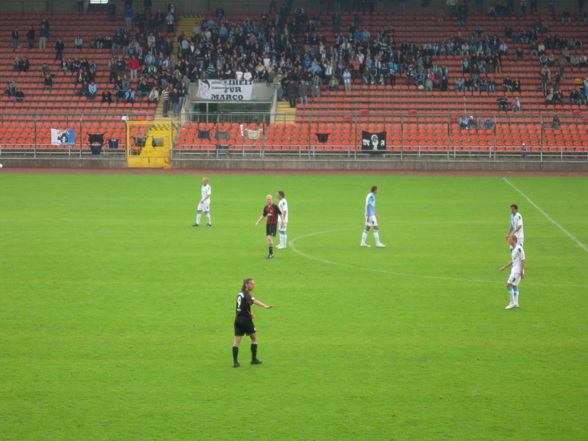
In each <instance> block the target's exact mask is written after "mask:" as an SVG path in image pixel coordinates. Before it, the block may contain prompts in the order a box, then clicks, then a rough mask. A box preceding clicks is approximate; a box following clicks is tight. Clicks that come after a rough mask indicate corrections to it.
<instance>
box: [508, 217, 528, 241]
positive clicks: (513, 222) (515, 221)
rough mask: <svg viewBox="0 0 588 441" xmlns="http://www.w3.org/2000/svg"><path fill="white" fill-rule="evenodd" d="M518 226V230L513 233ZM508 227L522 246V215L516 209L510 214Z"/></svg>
mask: <svg viewBox="0 0 588 441" xmlns="http://www.w3.org/2000/svg"><path fill="white" fill-rule="evenodd" d="M519 226H520V227H521V228H520V229H519V231H517V232H516V233H514V232H515V231H516V229H517V228H519ZM510 228H511V231H512V232H513V233H514V235H515V236H516V238H517V243H518V244H519V245H521V246H522V245H523V241H524V240H525V233H524V231H523V216H521V213H519V212H518V211H517V212H516V213H513V214H511V215H510Z"/></svg>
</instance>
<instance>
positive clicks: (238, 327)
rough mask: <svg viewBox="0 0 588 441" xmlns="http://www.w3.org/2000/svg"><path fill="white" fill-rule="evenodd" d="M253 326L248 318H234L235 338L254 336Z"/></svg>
mask: <svg viewBox="0 0 588 441" xmlns="http://www.w3.org/2000/svg"><path fill="white" fill-rule="evenodd" d="M256 332H257V331H256V330H255V325H254V324H253V320H251V318H250V317H240V316H237V317H235V337H242V336H244V335H251V334H255V333H256Z"/></svg>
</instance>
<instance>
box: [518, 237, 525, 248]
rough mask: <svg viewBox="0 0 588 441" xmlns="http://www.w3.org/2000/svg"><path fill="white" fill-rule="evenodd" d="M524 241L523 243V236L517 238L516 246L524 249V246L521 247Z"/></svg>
mask: <svg viewBox="0 0 588 441" xmlns="http://www.w3.org/2000/svg"><path fill="white" fill-rule="evenodd" d="M524 241H525V236H523V237H520V236H517V244H519V245H520V246H522V247H523V248H524V245H523V242H524Z"/></svg>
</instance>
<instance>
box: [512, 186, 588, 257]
mask: <svg viewBox="0 0 588 441" xmlns="http://www.w3.org/2000/svg"><path fill="white" fill-rule="evenodd" d="M502 179H504V182H506V183H507V184H508V185H510V186H511V187H512V188H514V189H515V190H516V191H517V192H518V193H519V194H520V195H521V196H522V197H524V198H525V199H526V200H527V202H528V203H529V204H531V205H532V206H533V207H535V208H536V209H537V211H539V213H541V214H542V215H543V216H545V217H546V218H547V220H548V221H549V222H551V223H552V224H553V225H555V226H556V227H557V228H559V229H560V230H561V231H563V233H564V234H565V235H566V236H568V237H569V238H570V239H572V240H573V241H574V242H576V244H577V245H578V246H579V247H580V248H582V249H583V250H584V252H586V253H588V247H587V246H586V245H584V244H583V243H582V242H580V241H579V240H578V239H576V238H575V237H574V236H572V235H571V234H570V233H569V232H568V231H567V230H566V229H565V228H564V227H562V226H561V225H560V224H558V223H557V222H556V221H554V220H553V219H552V218H551V217H550V216H549V215H548V214H547V213H546V212H545V211H543V210H542V209H541V207H539V206H538V205H537V204H536V203H535V202H533V201H532V200H531V199H529V197H528V196H527V195H526V194H525V193H523V192H522V191H521V190H519V189H518V188H517V187H516V186H514V185H513V183H512V182H510V181H509V180H508V179H506V178H502Z"/></svg>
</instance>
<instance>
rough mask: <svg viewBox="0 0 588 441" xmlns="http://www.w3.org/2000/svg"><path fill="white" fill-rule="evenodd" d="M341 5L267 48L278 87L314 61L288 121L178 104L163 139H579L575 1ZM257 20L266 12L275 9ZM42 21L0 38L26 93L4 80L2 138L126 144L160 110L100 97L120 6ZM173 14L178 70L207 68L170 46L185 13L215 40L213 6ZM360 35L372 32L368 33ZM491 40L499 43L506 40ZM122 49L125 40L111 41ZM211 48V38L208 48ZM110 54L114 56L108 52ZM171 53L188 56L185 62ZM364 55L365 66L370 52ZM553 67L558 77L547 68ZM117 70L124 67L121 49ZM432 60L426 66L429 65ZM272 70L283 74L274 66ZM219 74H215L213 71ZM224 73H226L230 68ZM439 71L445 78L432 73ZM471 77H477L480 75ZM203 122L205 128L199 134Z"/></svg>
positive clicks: (466, 144) (566, 145)
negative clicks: (485, 9)
mask: <svg viewBox="0 0 588 441" xmlns="http://www.w3.org/2000/svg"><path fill="white" fill-rule="evenodd" d="M44 18H46V16H45V14H43V13H35V12H30V13H24V12H22V13H6V14H4V15H3V16H2V18H1V19H0V31H1V32H3V34H4V35H9V34H10V32H11V30H12V29H13V28H14V27H16V26H18V27H19V29H21V34H23V35H24V33H25V30H26V29H28V28H29V27H30V26H34V27H35V28H37V30H38V27H39V24H40V22H41V20H42V19H44ZM340 18H341V20H340V23H339V24H336V25H334V24H333V23H332V14H327V13H313V14H312V15H310V14H309V15H308V16H307V18H306V19H305V20H303V21H301V22H300V23H299V22H298V21H297V20H298V19H297V17H296V16H295V15H294V16H292V15H291V16H290V19H289V23H290V24H291V26H292V28H291V31H290V43H285V44H284V48H285V49H284V52H283V53H278V54H277V56H276V59H275V60H274V61H276V63H277V64H281V63H280V62H279V61H278V58H279V57H280V56H283V59H282V60H281V61H282V63H284V65H283V66H282V70H283V72H282V73H278V78H277V80H280V79H281V80H282V84H281V86H282V87H283V89H286V84H285V83H287V82H288V81H299V80H300V79H302V80H305V81H308V82H309V83H310V81H311V80H312V77H311V76H310V77H309V76H307V75H308V74H307V72H308V71H309V69H311V68H312V58H313V57H307V58H308V59H305V54H308V53H309V52H310V53H312V54H313V55H314V58H316V59H317V60H318V64H319V65H320V69H319V72H321V76H322V86H321V93H320V97H315V96H314V95H313V96H309V98H308V104H300V103H298V104H297V106H296V109H293V112H295V113H294V114H295V116H294V118H293V120H288V121H286V120H285V119H283V120H282V119H280V118H279V117H277V116H276V117H275V118H270V119H269V120H268V121H267V122H264V123H261V122H259V121H258V122H257V123H249V124H244V123H242V121H239V120H238V116H237V117H234V118H225V119H223V117H220V118H219V119H218V120H219V122H218V123H211V122H198V121H200V120H201V118H200V117H201V115H198V113H197V112H195V111H193V110H192V109H191V106H187V109H186V111H185V112H184V114H183V119H182V120H183V123H182V124H181V126H180V127H179V131H178V132H177V137H176V139H175V140H174V143H173V150H174V151H178V152H183V153H189V152H207V153H208V152H211V151H219V150H220V151H226V152H228V153H231V152H233V151H240V152H245V151H276V152H300V151H305V150H312V151H325V152H331V151H332V152H338V153H349V152H350V151H354V150H361V149H362V137H363V132H369V133H379V132H384V131H385V132H386V134H387V146H388V149H390V150H392V151H407V152H413V151H418V152H419V153H420V152H429V151H433V152H447V151H453V152H455V151H456V150H464V151H467V152H487V151H491V150H495V151H507V150H508V151H515V152H517V153H524V150H526V148H527V147H523V143H524V144H526V146H528V149H529V150H530V151H533V150H534V149H543V150H545V151H553V152H558V153H563V152H580V153H586V152H588V147H586V146H587V145H588V134H587V127H588V124H587V123H588V119H587V117H586V108H585V106H586V103H585V101H582V100H581V99H578V100H576V101H573V102H572V101H571V100H570V98H569V97H568V93H569V92H570V91H571V90H572V89H574V88H578V89H579V90H580V91H581V92H582V93H583V97H584V98H585V96H586V94H585V91H586V86H588V81H587V84H585V77H586V67H587V66H586V58H585V56H584V47H583V46H584V45H583V37H584V35H585V22H584V17H583V16H582V15H580V14H579V13H572V14H571V17H570V22H569V23H568V22H566V23H562V22H561V21H560V18H559V16H556V15H553V14H547V13H538V14H533V15H526V16H512V17H502V16H500V15H498V16H495V17H494V16H491V17H489V16H488V14H486V13H469V14H468V15H467V26H466V25H465V24H464V23H463V17H462V18H459V17H458V16H455V17H448V16H447V15H446V16H445V17H443V19H441V17H440V16H438V14H437V13H436V12H422V13H414V12H394V13H392V12H384V13H377V14H375V13H374V14H358V13H355V12H349V11H344V12H342V13H341V15H340ZM267 19H268V20H270V21H271V20H274V16H273V15H272V16H268V17H267ZM223 20H224V22H225V23H226V25H227V28H229V29H232V30H235V29H236V28H239V29H241V30H244V32H245V33H246V32H247V29H248V26H254V25H255V26H258V24H259V21H260V17H255V18H253V19H252V18H251V17H250V14H249V13H245V12H237V11H230V12H228V13H226V14H225V15H224V17H223ZM49 21H50V24H51V27H50V33H51V36H50V39H49V43H48V45H47V48H46V49H39V48H38V45H37V41H35V45H34V47H33V48H28V47H26V41H24V38H23V39H21V43H20V46H21V47H20V48H18V49H17V50H14V49H13V46H12V42H11V41H6V42H4V43H2V45H1V46H0V55H1V58H0V76H1V78H3V79H4V81H5V82H6V84H5V87H6V88H7V89H8V88H9V84H10V82H11V81H15V82H16V85H17V87H19V88H22V90H23V91H24V93H25V100H24V102H15V100H14V97H13V96H12V95H11V94H10V91H9V92H7V93H5V94H4V95H3V98H2V101H1V104H0V112H1V118H2V126H1V129H0V135H1V136H2V140H3V142H2V147H3V148H11V147H12V148H21V149H22V148H33V147H34V148H36V149H37V148H38V149H56V148H64V149H69V148H71V146H65V145H64V146H57V147H56V146H55V145H54V144H52V139H51V129H52V128H57V129H70V128H73V129H76V130H79V133H78V136H77V138H76V139H77V140H78V144H80V145H81V146H82V148H84V149H87V148H89V146H88V145H87V143H86V142H85V140H86V139H87V138H88V134H89V133H104V137H105V139H117V140H121V142H120V143H119V144H118V146H119V147H120V148H124V147H125V145H124V143H125V139H126V132H125V122H124V120H123V118H122V117H123V116H124V117H126V118H128V117H130V118H133V119H136V120H152V119H155V118H156V117H159V115H161V113H160V112H161V107H162V105H161V104H159V110H157V108H158V106H157V104H156V103H154V102H150V101H149V100H147V99H139V98H138V97H137V98H136V99H135V100H134V102H127V101H126V100H124V99H121V100H120V101H119V102H117V100H116V99H114V98H113V102H112V103H109V102H102V100H101V99H100V97H101V93H102V92H103V91H105V90H111V91H112V93H113V95H116V91H115V90H114V89H113V86H112V85H111V78H110V66H109V63H110V62H111V59H112V57H113V53H112V51H111V49H110V44H111V41H109V42H108V43H107V44H104V46H103V47H99V46H100V44H98V41H102V40H103V39H106V40H111V39H112V37H113V36H114V35H116V34H118V33H120V32H122V31H121V29H124V27H125V22H124V18H123V17H122V15H119V16H117V17H110V16H109V15H107V13H106V12H91V13H84V14H77V13H67V12H63V13H59V14H52V15H51V16H50V17H49ZM182 21H183V22H184V26H183V27H181V29H182V30H181V31H180V27H178V32H177V33H176V34H174V33H172V32H171V30H169V32H168V30H167V27H166V26H164V25H163V23H161V24H160V26H159V27H157V28H155V29H154V30H155V31H156V33H159V34H160V39H161V41H163V40H165V39H168V40H169V39H172V40H173V41H174V42H178V43H180V44H179V45H178V44H176V50H175V51H174V54H175V53H177V54H178V60H177V63H178V64H177V65H178V66H179V68H180V70H185V72H182V73H185V74H187V75H188V76H189V79H190V80H191V81H192V83H193V82H194V81H196V80H198V79H199V78H204V77H205V75H206V74H208V73H210V71H208V72H207V69H206V67H207V63H208V61H204V64H203V65H201V66H200V68H197V69H192V66H193V64H194V63H193V61H190V59H189V57H188V56H186V54H185V53H184V54H183V52H182V51H181V40H182V35H185V37H186V39H187V40H188V39H189V38H190V36H191V35H190V30H191V29H192V26H193V25H197V26H198V27H199V33H198V36H197V37H196V38H195V41H196V42H197V43H199V44H200V43H201V42H203V41H204V40H203V39H204V38H205V37H202V35H206V33H207V32H208V31H209V30H210V32H211V38H210V40H208V41H214V40H215V37H217V36H218V34H217V33H218V26H217V22H216V17H215V16H214V11H210V12H209V13H208V14H207V15H206V16H205V17H204V18H203V19H202V18H201V17H197V16H187V17H185V18H184V20H182ZM252 22H253V23H252ZM207 25H210V26H207ZM144 26H145V25H144V24H142V23H138V22H137V20H136V21H135V22H134V25H133V27H132V28H131V29H129V37H130V40H131V41H132V37H133V35H136V36H137V38H138V39H139V40H140V41H141V42H142V44H144V40H145V39H146V35H147V34H148V30H145V32H141V29H143V28H144ZM272 29H273V30H274V31H275V35H274V36H275V38H276V39H280V38H282V37H283V35H284V29H285V27H283V26H282V25H279V26H275V27H273V28H272V27H271V26H268V33H271V32H272ZM186 30H188V31H186ZM497 30H498V31H497ZM294 34H295V37H293V35H294ZM353 34H356V35H355V36H354V37H353V39H350V40H352V41H351V43H350V44H349V50H348V51H346V50H345V45H346V44H347V43H346V42H345V41H344V39H343V37H345V40H346V39H347V36H349V35H353ZM368 34H369V37H366V36H367V35H368ZM363 37H366V38H365V39H364V38H363ZM58 38H61V39H62V40H63V41H64V43H65V46H66V49H65V51H64V56H63V57H64V60H66V61H67V60H72V59H74V58H79V59H80V60H84V59H86V60H87V62H88V63H89V64H95V66H96V74H95V82H96V85H97V89H98V90H97V96H96V98H95V99H89V98H88V97H87V96H84V95H80V92H85V91H82V84H81V83H78V84H76V78H77V75H76V74H75V72H71V71H68V72H64V71H63V70H62V69H61V64H60V63H59V62H58V61H57V60H56V59H55V55H56V53H55V50H54V48H53V44H54V43H55V41H56V40H57V39H58ZM78 38H80V39H81V40H83V42H84V43H83V46H82V49H76V48H74V40H76V39H78ZM36 40H38V36H37V37H36ZM158 40H159V39H158ZM362 40H363V41H362ZM498 43H501V44H502V43H506V44H507V46H508V47H502V46H500V45H499V44H498ZM542 44H545V45H546V49H545V53H546V55H550V56H552V60H551V61H550V60H548V61H547V62H548V63H549V64H551V66H550V69H551V73H552V75H551V77H552V79H553V80H550V82H549V86H554V87H555V88H556V89H557V88H559V89H560V90H561V91H562V92H563V99H562V101H560V102H557V101H556V102H555V103H552V104H546V94H545V93H544V91H543V90H542V80H541V76H540V71H541V66H540V58H539V57H540V53H541V52H542V48H541V45H542ZM178 46H179V47H178ZM211 46H212V45H211ZM245 46H246V48H248V49H247V50H248V51H250V52H254V50H253V48H255V43H252V42H249V41H248V42H247V44H246V45H245ZM212 47H214V46H212ZM219 47H220V43H219ZM370 48H371V49H372V52H373V53H376V52H378V51H380V50H381V51H382V52H391V53H393V54H395V58H394V59H393V60H390V63H388V60H382V68H380V69H378V70H377V71H376V72H375V73H373V72H370V70H371V69H370V68H369V66H367V60H366V58H368V57H365V56H364V57H363V58H364V63H359V61H358V58H361V57H358V54H359V53H360V52H363V53H364V54H365V53H367V52H368V49H370ZM208 49H210V47H209V48H208ZM501 51H502V55H501V57H500V62H496V58H497V55H496V54H497V53H500V52H501ZM270 52H274V50H273V49H272V50H271V51H270ZM276 52H278V51H277V50H276ZM478 53H483V54H484V57H480V56H476V55H475V54H478ZM120 54H121V55H123V54H127V52H126V51H124V50H122V49H121V51H120ZM219 54H220V51H219V52H217V53H216V55H219ZM114 55H115V56H114V58H115V61H116V59H117V58H118V56H119V54H118V53H116V54H114ZM144 55H145V54H143V57H141V65H140V70H141V72H140V74H139V77H138V78H137V79H132V80H129V82H130V84H131V88H133V89H136V87H137V85H138V84H139V83H140V78H141V75H142V74H144V73H145V72H146V67H145V58H144ZM208 55H209V56H211V57H212V58H215V53H214V50H208ZM16 57H19V59H20V60H22V59H23V58H24V57H26V58H27V59H28V60H29V63H30V67H29V68H28V71H22V69H15V66H16V64H15V62H16ZM346 57H347V58H346ZM172 58H173V57H172ZM182 58H184V59H186V63H185V64H183V65H182V61H181V59H182ZM262 58H263V57H261V56H260V58H259V60H255V59H253V58H252V59H251V67H252V68H253V69H252V70H254V73H255V75H258V72H256V71H255V67H256V65H255V62H256V61H261V60H262ZM286 58H289V59H290V60H289V61H288V60H286ZM329 58H332V59H333V60H345V63H343V61H338V62H335V63H333V64H334V72H333V76H334V77H338V78H339V80H340V84H342V71H343V68H344V67H346V66H348V67H350V68H351V70H352V72H353V79H352V86H351V91H345V90H344V88H343V87H339V89H338V90H332V88H331V87H329V83H328V78H326V77H325V75H324V74H325V71H324V67H325V66H324V65H325V63H324V61H325V60H327V59H329ZM481 58H485V59H484V62H483V63H480V60H481ZM560 58H565V59H566V61H567V64H566V63H563V64H561V65H560V64H559V59H560ZM568 58H569V60H568ZM228 59H230V58H228ZM465 59H467V60H468V61H469V67H467V68H464V60H465ZM372 62H374V65H375V58H374V60H372ZM270 63H271V60H270ZM474 63H476V64H486V69H485V71H482V72H477V71H474V70H473V69H472V67H473V64H474ZM196 64H198V63H196ZM211 64H212V63H211ZM229 64H230V63H229ZM493 64H494V66H493ZM44 65H46V66H47V67H48V70H49V74H50V75H51V76H52V79H53V81H52V85H51V87H47V84H45V83H44V81H43V77H42V75H41V71H42V68H43V66H44ZM388 66H392V69H393V70H395V74H394V75H390V69H389V68H388ZM231 67H232V68H233V70H235V69H236V67H235V66H231ZM560 71H561V72H562V73H563V76H561V77H560V78H559V79H558V80H557V81H555V80H554V79H555V78H556V76H557V74H558V73H559V72H560ZM266 72H267V69H266ZM120 73H121V74H122V75H127V76H130V72H129V66H128V65H127V63H126V60H125V63H124V65H123V67H122V70H121V71H120ZM431 73H434V74H436V76H435V77H434V78H433V76H432V75H430V74H431ZM281 74H283V77H280V75H281ZM220 75H221V77H222V72H221V74H220ZM230 75H231V76H230V77H231V78H232V77H233V76H232V75H234V72H231V74H230ZM259 75H260V76H259V77H257V76H256V77H255V78H257V79H258V80H259V81H268V79H266V78H264V77H263V76H262V74H259ZM442 76H445V77H446V80H447V81H443V80H442V78H441V77H442ZM477 76H479V78H480V83H477V80H476V78H477ZM507 77H510V78H512V79H514V80H516V81H518V82H519V83H520V89H519V88H518V87H510V86H508V87H506V86H505V84H504V83H505V81H504V80H505V79H506V78H507ZM462 79H463V80H464V82H465V84H464V85H463V87H462V85H461V84H460V81H461V80H462ZM277 80H276V81H275V83H277ZM153 85H156V86H157V87H158V88H159V89H160V91H161V90H162V89H163V87H162V84H161V82H157V80H156V79H150V81H149V86H150V87H151V86H153ZM502 97H506V99H507V100H508V104H507V105H506V107H504V108H502V109H501V107H500V99H501V98H502ZM514 98H518V99H520V102H521V110H520V111H516V112H515V111H513V109H512V108H511V102H512V100H513V99H514ZM284 101H287V96H285V97H284V98H283V101H282V102H281V103H282V104H283V103H284ZM156 112H157V113H156ZM170 114H171V112H170ZM556 114H557V118H558V119H560V121H561V122H560V124H558V125H557V127H556V126H553V125H552V124H551V123H552V119H553V118H554V116H555V115H556ZM464 117H465V118H467V119H468V120H469V121H468V124H467V125H464V124H461V123H460V121H461V120H463V118H464ZM207 120H208V116H207ZM244 126H245V127H244ZM258 131H259V133H257V132H258ZM204 132H207V135H206V136H204V135H203V133H204ZM253 133H257V135H256V137H255V138H254V137H253V136H252V135H250V134H253ZM219 134H220V136H219ZM132 136H135V134H134V133H133V134H132ZM140 152H141V149H140V148H135V152H134V153H140Z"/></svg>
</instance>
